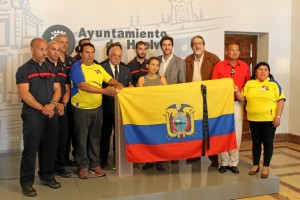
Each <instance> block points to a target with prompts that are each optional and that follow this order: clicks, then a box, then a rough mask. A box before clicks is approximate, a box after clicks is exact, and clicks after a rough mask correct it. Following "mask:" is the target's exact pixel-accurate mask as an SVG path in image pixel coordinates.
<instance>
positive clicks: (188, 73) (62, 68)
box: [16, 35, 285, 197]
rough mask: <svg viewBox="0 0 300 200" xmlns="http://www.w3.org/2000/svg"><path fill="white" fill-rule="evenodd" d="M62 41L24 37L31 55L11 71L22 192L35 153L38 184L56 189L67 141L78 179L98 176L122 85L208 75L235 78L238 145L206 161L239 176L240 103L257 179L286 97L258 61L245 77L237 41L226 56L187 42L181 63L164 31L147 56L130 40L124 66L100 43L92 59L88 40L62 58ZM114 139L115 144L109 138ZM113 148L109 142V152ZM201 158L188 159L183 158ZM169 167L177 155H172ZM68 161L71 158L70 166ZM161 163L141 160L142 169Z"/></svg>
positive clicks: (116, 47) (115, 48) (28, 191)
mask: <svg viewBox="0 0 300 200" xmlns="http://www.w3.org/2000/svg"><path fill="white" fill-rule="evenodd" d="M67 47H68V38H67V36H66V35H58V36H57V37H56V38H55V41H51V42H49V43H47V42H46V41H45V40H43V39H41V38H35V39H33V40H32V41H31V44H30V48H31V54H32V58H31V59H30V60H29V61H28V62H26V63H25V64H24V65H22V66H21V67H19V68H18V70H17V73H16V82H17V86H18V91H19V96H20V99H21V101H22V102H23V108H22V114H21V117H22V120H23V141H24V149H23V152H22V158H21V165H20V185H21V188H22V193H23V194H24V195H25V196H30V197H32V196H36V195H37V192H36V190H35V189H34V188H33V184H34V178H35V160H36V153H37V152H38V163H39V171H38V175H39V178H40V181H41V184H42V185H45V186H48V187H50V188H53V189H57V188H60V187H61V184H60V183H59V182H57V181H56V179H55V174H57V175H59V176H61V177H65V178H67V177H70V176H71V173H70V172H69V171H68V170H67V169H66V166H67V165H68V164H70V163H71V164H72V163H73V161H71V160H70V159H69V154H70V150H71V143H72V146H73V149H74V150H73V155H74V160H75V163H76V165H77V166H78V168H79V173H78V176H79V178H81V179H87V178H89V176H90V175H91V174H93V175H95V176H98V177H102V176H105V172H104V171H103V168H105V167H106V166H107V164H108V154H109V151H110V138H111V135H112V133H113V132H114V130H115V123H114V122H115V115H114V96H115V95H116V94H117V93H118V92H119V91H120V90H122V88H124V87H143V86H154V85H166V84H180V83H185V82H193V81H204V80H210V79H220V78H232V79H233V82H234V86H233V87H234V91H235V94H234V97H235V100H234V116H235V119H234V120H235V131H236V141H237V148H236V149H233V150H230V151H228V152H223V153H221V154H220V155H211V156H209V159H210V160H211V161H212V163H211V166H213V167H216V168H217V167H219V168H218V170H219V172H220V173H225V172H226V171H227V169H228V170H230V171H232V172H233V173H235V174H238V173H239V169H238V167H237V166H238V162H239V148H240V143H241V137H242V122H243V106H242V105H243V104H241V103H240V102H247V103H246V105H247V106H246V110H247V116H248V120H249V121H250V130H251V135H252V140H253V167H252V168H251V170H250V172H249V174H250V175H254V174H256V173H257V172H258V171H259V170H260V165H259V162H260V155H261V150H262V148H261V144H263V145H264V163H263V168H262V174H261V177H262V178H267V177H268V174H269V164H270V160H271V157H272V153H273V138H274V134H275V130H276V127H278V126H279V125H280V117H281V114H282V111H283V107H284V101H285V97H284V94H283V92H282V90H281V87H280V86H279V84H278V83H277V82H276V81H274V78H273V77H272V75H271V74H270V67H269V65H268V63H265V62H262V63H259V64H258V65H257V66H256V67H255V70H254V73H253V76H252V79H251V80H250V70H249V67H248V65H247V64H246V63H245V62H243V61H241V60H240V59H239V55H240V51H239V46H238V44H230V45H228V47H227V49H226V50H225V54H226V56H227V58H226V59H225V60H224V61H220V59H219V57H218V56H217V55H215V54H213V53H211V52H208V51H206V50H205V40H204V38H203V37H202V36H199V35H197V36H194V37H193V38H192V39H191V49H192V51H193V53H192V54H191V55H189V56H187V57H186V58H185V60H183V59H181V58H179V57H178V56H176V55H174V53H173V47H174V40H173V38H172V37H170V36H164V37H162V38H161V40H160V48H161V50H162V53H163V55H161V56H158V57H155V56H154V57H150V58H148V59H147V58H146V55H147V44H146V43H145V42H143V41H139V42H137V43H136V49H135V50H136V57H134V58H133V60H131V61H130V62H129V63H128V64H127V65H126V64H125V63H123V62H122V45H121V44H120V43H118V42H116V43H112V44H111V45H110V46H108V47H107V51H106V54H107V59H106V60H104V61H102V62H100V63H99V62H98V61H96V60H95V47H94V45H93V44H92V43H91V42H90V40H89V39H88V38H84V39H81V40H80V41H79V42H78V46H77V47H76V53H77V55H76V56H75V57H74V58H73V57H71V56H69V55H66V50H67ZM113 144H114V143H113ZM114 149H115V147H114V146H113V150H114ZM199 159H201V158H200V157H197V158H189V159H187V160H186V162H187V163H191V162H194V161H197V160H199ZM171 163H172V164H176V163H178V160H172V161H171ZM73 164H74V163H73ZM154 165H156V169H157V170H158V171H163V170H164V167H163V165H162V164H161V162H157V163H146V164H145V165H144V166H143V170H147V169H149V168H151V167H153V166H154Z"/></svg>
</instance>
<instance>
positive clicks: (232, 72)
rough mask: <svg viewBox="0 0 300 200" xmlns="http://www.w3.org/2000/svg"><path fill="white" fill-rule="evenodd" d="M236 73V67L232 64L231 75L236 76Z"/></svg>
mask: <svg viewBox="0 0 300 200" xmlns="http://www.w3.org/2000/svg"><path fill="white" fill-rule="evenodd" d="M234 73H235V67H233V66H231V72H230V75H231V76H234Z"/></svg>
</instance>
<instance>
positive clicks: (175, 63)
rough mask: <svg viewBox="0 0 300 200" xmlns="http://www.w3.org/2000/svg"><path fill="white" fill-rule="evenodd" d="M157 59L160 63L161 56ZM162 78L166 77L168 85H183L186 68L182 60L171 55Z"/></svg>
mask: <svg viewBox="0 0 300 200" xmlns="http://www.w3.org/2000/svg"><path fill="white" fill-rule="evenodd" d="M158 59H159V62H160V63H161V61H162V56H158ZM164 76H165V77H166V79H167V83H168V84H175V83H185V82H186V67H185V62H184V60H182V59H181V58H179V57H178V56H175V55H174V54H173V57H172V59H171V60H170V62H169V65H168V67H167V69H166V71H165V75H164Z"/></svg>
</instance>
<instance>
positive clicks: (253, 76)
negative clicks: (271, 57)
mask: <svg viewBox="0 0 300 200" xmlns="http://www.w3.org/2000/svg"><path fill="white" fill-rule="evenodd" d="M260 66H266V67H267V68H268V69H269V72H271V69H270V65H269V64H268V63H267V62H259V63H257V65H256V66H255V68H254V72H253V74H252V76H251V79H255V78H256V75H255V72H256V71H257V69H258V68H259V67H260ZM269 78H270V80H274V76H273V75H272V74H271V73H269Z"/></svg>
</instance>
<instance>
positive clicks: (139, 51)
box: [127, 41, 148, 85]
mask: <svg viewBox="0 0 300 200" xmlns="http://www.w3.org/2000/svg"><path fill="white" fill-rule="evenodd" d="M135 52H136V57H134V58H133V59H132V60H131V61H130V62H129V63H128V64H127V67H128V68H129V69H130V72H131V75H132V80H133V84H134V85H136V83H137V81H138V80H139V78H140V77H141V76H144V75H146V74H147V73H148V69H147V68H146V64H147V59H146V54H147V44H146V43H145V42H143V41H139V42H137V43H136V45H135Z"/></svg>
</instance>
